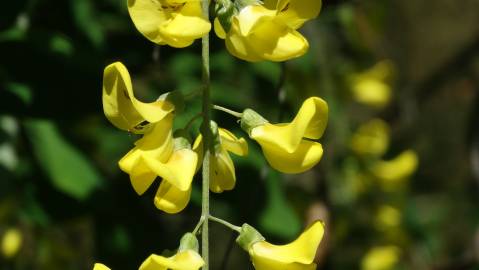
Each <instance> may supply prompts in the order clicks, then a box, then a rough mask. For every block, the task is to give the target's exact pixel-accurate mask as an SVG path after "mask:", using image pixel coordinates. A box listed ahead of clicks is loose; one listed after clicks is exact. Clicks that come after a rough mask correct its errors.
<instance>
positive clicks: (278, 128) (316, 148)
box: [241, 97, 328, 173]
mask: <svg viewBox="0 0 479 270" xmlns="http://www.w3.org/2000/svg"><path fill="white" fill-rule="evenodd" d="M327 122H328V105H327V104H326V102H325V101H324V100H322V99H320V98H318V97H311V98H308V99H307V100H305V101H304V103H303V105H302V106H301V108H300V110H299V112H298V114H297V115H296V117H295V118H294V119H293V121H292V122H291V123H281V124H270V123H268V121H267V120H265V119H264V118H262V117H261V116H260V115H258V114H257V113H256V112H254V111H252V110H250V109H246V110H245V111H244V112H243V117H242V119H241V127H242V128H243V130H245V131H246V132H248V134H249V136H250V137H251V138H252V139H254V140H256V141H257V142H258V143H259V144H260V146H261V149H262V150H263V153H264V155H265V157H266V160H267V161H268V163H269V164H270V165H271V166H272V167H273V168H275V169H276V170H278V171H281V172H283V173H301V172H304V171H307V170H309V169H310V168H312V167H313V166H314V165H316V164H317V163H318V162H319V161H320V159H321V157H322V155H323V147H322V145H321V144H320V143H318V142H316V141H314V140H317V139H319V138H321V136H322V135H323V132H324V130H325V128H326V125H327Z"/></svg>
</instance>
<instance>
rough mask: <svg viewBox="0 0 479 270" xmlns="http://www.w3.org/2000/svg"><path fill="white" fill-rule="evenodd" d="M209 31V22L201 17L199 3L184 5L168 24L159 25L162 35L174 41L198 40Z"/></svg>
mask: <svg viewBox="0 0 479 270" xmlns="http://www.w3.org/2000/svg"><path fill="white" fill-rule="evenodd" d="M210 30H211V24H210V22H209V21H207V20H205V19H204V18H203V17H202V11H201V2H200V1H195V2H187V3H185V4H184V6H183V7H182V8H181V12H180V13H178V14H176V15H175V16H174V18H173V19H172V20H171V21H170V22H169V23H165V24H162V25H160V31H161V34H162V35H164V36H170V37H173V38H175V39H188V40H194V39H198V38H201V37H202V36H204V35H205V34H207V33H208V32H209V31H210Z"/></svg>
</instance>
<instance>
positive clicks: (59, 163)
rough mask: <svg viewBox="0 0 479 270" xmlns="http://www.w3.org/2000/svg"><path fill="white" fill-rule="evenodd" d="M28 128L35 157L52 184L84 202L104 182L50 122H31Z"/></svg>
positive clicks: (27, 124)
mask: <svg viewBox="0 0 479 270" xmlns="http://www.w3.org/2000/svg"><path fill="white" fill-rule="evenodd" d="M25 127H26V130H27V134H28V136H29V139H30V141H31V143H32V146H33V150H34V154H35V157H36V159H37V160H38V163H39V164H40V165H41V167H42V169H43V170H45V172H46V174H47V175H48V177H49V179H50V181H51V183H52V185H53V186H54V187H55V188H57V189H58V190H60V191H62V192H63V193H65V194H67V195H69V196H71V197H73V198H76V199H79V200H83V199H86V198H87V197H88V195H90V193H91V192H92V191H94V190H95V189H96V188H98V187H99V186H100V184H101V182H102V179H101V176H100V175H99V173H98V172H97V171H96V170H95V168H94V167H92V165H91V164H90V163H89V162H88V160H87V159H86V158H85V157H84V156H83V155H82V154H81V153H80V152H79V151H78V150H77V149H75V148H74V147H73V146H72V145H70V144H69V143H68V142H67V141H66V140H65V139H64V138H63V137H62V135H61V134H60V132H59V131H58V129H57V127H56V126H55V125H54V124H53V123H51V122H50V121H47V120H29V121H26V123H25Z"/></svg>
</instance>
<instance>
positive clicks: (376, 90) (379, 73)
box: [351, 60, 394, 107]
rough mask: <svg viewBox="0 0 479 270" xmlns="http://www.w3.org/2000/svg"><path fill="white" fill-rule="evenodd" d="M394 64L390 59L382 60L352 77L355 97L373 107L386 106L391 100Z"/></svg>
mask: <svg viewBox="0 0 479 270" xmlns="http://www.w3.org/2000/svg"><path fill="white" fill-rule="evenodd" d="M393 73H394V66H393V64H392V63H391V62H390V61H387V60H385V61H381V62H379V63H377V64H376V65H374V66H373V67H372V68H371V69H368V70H366V71H364V72H362V73H359V74H357V75H355V76H353V77H352V79H351V87H352V93H353V96H354V99H355V100H356V101H357V102H359V103H362V104H365V105H368V106H372V107H384V106H386V105H387V104H389V101H390V100H391V85H390V80H391V77H392V76H393Z"/></svg>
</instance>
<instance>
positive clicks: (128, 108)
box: [102, 62, 174, 133]
mask: <svg viewBox="0 0 479 270" xmlns="http://www.w3.org/2000/svg"><path fill="white" fill-rule="evenodd" d="M102 92H103V93H102V101H103V111H104V113H105V116H106V117H107V118H108V120H110V122H111V123H112V124H113V125H114V126H116V127H117V128H119V129H122V130H126V131H129V132H133V133H144V132H145V131H146V130H147V129H148V128H149V126H150V123H156V122H158V121H161V120H162V119H163V118H165V117H166V116H167V115H169V114H170V113H171V112H172V111H173V110H174V106H173V104H172V103H170V102H168V101H166V100H165V99H160V100H158V101H155V102H152V103H143V102H141V101H139V100H137V99H136V98H135V95H134V94H133V86H132V83H131V78H130V74H129V73H128V70H127V69H126V67H125V66H124V65H123V64H122V63H120V62H116V63H113V64H111V65H109V66H107V67H106V68H105V71H104V73H103V91H102Z"/></svg>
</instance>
